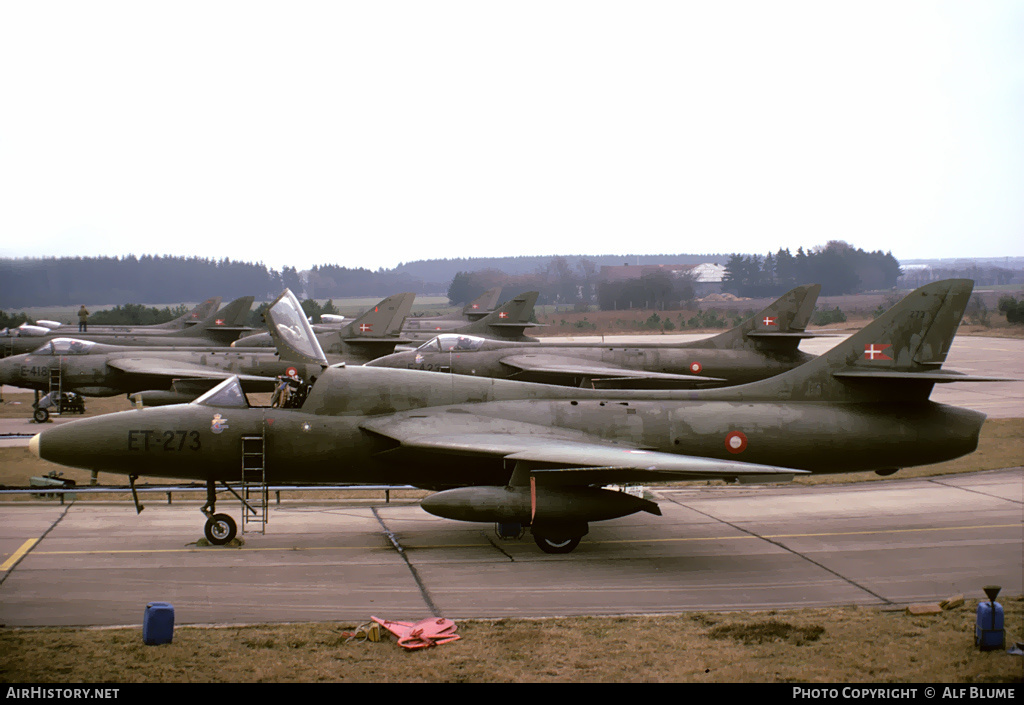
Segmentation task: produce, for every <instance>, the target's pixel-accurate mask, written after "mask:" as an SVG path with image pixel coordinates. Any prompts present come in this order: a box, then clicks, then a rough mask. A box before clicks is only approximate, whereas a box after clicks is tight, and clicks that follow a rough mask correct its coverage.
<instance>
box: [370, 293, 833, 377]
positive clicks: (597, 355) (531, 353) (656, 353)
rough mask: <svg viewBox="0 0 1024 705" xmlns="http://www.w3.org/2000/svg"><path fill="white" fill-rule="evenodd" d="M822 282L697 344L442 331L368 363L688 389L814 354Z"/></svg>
mask: <svg viewBox="0 0 1024 705" xmlns="http://www.w3.org/2000/svg"><path fill="white" fill-rule="evenodd" d="M820 291H821V286H820V285H818V284H810V285H807V286H798V287H797V288H795V289H793V290H792V291H790V292H788V293H786V294H784V295H783V296H782V297H780V298H779V299H778V300H776V301H775V302H773V303H772V304H771V305H769V306H768V307H767V308H765V309H764V310H762V311H761V312H760V313H758V314H756V315H755V316H753V317H752V318H750V319H748V320H747V321H744V322H743V323H742V324H740V325H739V326H736V327H735V328H733V329H732V330H729V331H726V332H725V333H722V334H720V335H716V336H714V337H712V338H707V339H705V340H699V341H695V342H692V343H683V344H666V343H641V344H635V343H634V344H629V345H621V344H616V343H614V342H607V343H604V342H602V343H548V342H537V343H517V342H511V341H503V340H487V339H484V338H481V337H477V336H473V335H469V334H465V333H457V334H456V333H445V334H442V335H439V336H436V337H434V338H433V339H431V340H429V341H428V342H426V343H423V345H421V346H419V347H418V348H416V349H415V350H411V351H404V352H395V353H394V354H392V355H386V356H384V357H380V358H377V359H376V360H373V361H372V362H368V363H367V364H368V365H371V366H374V367H400V368H406V369H413V370H431V371H435V372H449V373H452V374H461V375H472V376H477V377H497V378H500V379H517V380H521V381H524V382H543V383H548V384H565V385H569V386H575V387H579V386H585V387H604V388H623V389H625V388H629V389H637V388H659V389H668V388H676V389H689V388H695V387H710V386H721V385H724V384H743V383H746V382H753V381H755V380H759V379H764V378H765V377H771V376H773V375H777V374H779V373H780V372H785V371H786V370H791V369H793V368H794V367H797V366H799V365H802V364H803V363H805V362H807V361H808V360H810V359H812V356H811V355H808V354H806V353H804V352H801V351H800V350H798V349H797V346H798V345H799V343H800V341H801V340H802V339H804V338H811V337H814V336H815V335H816V334H814V333H808V332H806V330H805V328H806V327H807V323H808V321H809V320H810V317H811V313H812V312H813V311H814V304H815V302H816V301H817V299H818V292H820Z"/></svg>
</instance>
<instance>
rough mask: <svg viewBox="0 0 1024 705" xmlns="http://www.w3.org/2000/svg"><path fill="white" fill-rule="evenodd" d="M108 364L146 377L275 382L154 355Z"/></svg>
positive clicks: (269, 379) (124, 358) (257, 376)
mask: <svg viewBox="0 0 1024 705" xmlns="http://www.w3.org/2000/svg"><path fill="white" fill-rule="evenodd" d="M107 365H109V366H110V367H112V368H114V369H115V370H119V371H121V372H124V373H125V374H131V375H139V376H146V377H164V378H167V379H227V378H229V377H238V379H239V380H241V381H242V382H243V383H244V382H268V383H270V384H273V383H274V382H275V379H274V378H273V377H261V376H259V375H240V374H238V373H237V372H231V371H230V370H219V369H217V368H215V367H207V366H206V365H194V364H192V363H189V362H181V361H179V360H163V359H160V358H153V357H119V358H114V359H113V360H108V361H107Z"/></svg>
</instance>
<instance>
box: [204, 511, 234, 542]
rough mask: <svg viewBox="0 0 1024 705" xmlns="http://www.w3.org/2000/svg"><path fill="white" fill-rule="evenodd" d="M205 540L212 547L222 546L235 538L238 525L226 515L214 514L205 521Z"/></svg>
mask: <svg viewBox="0 0 1024 705" xmlns="http://www.w3.org/2000/svg"><path fill="white" fill-rule="evenodd" d="M204 533H205V534H206V540H207V541H209V542H210V543H212V544H213V545H214V546H223V545H224V544H226V543H228V542H230V541H231V539H233V538H235V534H237V533H238V525H237V524H235V520H234V519H232V518H231V516H230V515H228V514H214V515H213V516H212V517H210V518H209V519H207V520H206V528H205V529H204Z"/></svg>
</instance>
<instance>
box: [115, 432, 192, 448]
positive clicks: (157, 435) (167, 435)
mask: <svg viewBox="0 0 1024 705" xmlns="http://www.w3.org/2000/svg"><path fill="white" fill-rule="evenodd" d="M175 439H177V440H175ZM186 439H188V441H189V442H188V443H186V442H185V441H186ZM161 445H162V446H163V449H164V450H165V451H170V450H175V451H178V450H199V449H200V448H201V447H202V444H201V443H200V441H199V431H150V430H148V429H147V430H137V431H128V450H141V451H147V450H150V449H151V448H152V449H153V450H156V449H157V448H159V447H160V446H161Z"/></svg>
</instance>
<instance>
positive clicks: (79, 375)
mask: <svg viewBox="0 0 1024 705" xmlns="http://www.w3.org/2000/svg"><path fill="white" fill-rule="evenodd" d="M412 296H413V295H412V294H399V295H397V296H391V297H388V298H387V299H385V300H383V301H381V302H380V304H378V305H377V306H375V307H374V308H372V309H370V310H369V311H367V312H366V313H364V314H363V315H362V316H360V317H359V318H357V319H356V320H355V321H353V322H352V323H351V324H350V326H349V327H350V328H352V331H351V332H350V334H347V335H346V337H345V338H344V339H342V340H327V341H326V342H327V343H328V345H327V347H328V349H329V350H331V351H332V352H331V353H330V354H329V357H327V358H326V359H327V360H329V361H330V362H334V363H338V362H347V363H350V364H362V363H364V362H367V361H368V360H371V359H372V358H373V355H375V354H381V355H383V354H386V353H387V352H390V351H391V350H392V349H393V348H394V345H395V341H397V340H398V338H392V339H390V341H381V340H378V339H377V338H376V337H375V336H374V335H373V332H372V331H374V330H386V329H388V328H395V329H397V324H396V323H395V318H396V317H398V318H397V320H398V321H401V318H402V317H404V315H405V314H406V313H408V307H409V305H411V303H412ZM334 335H335V336H337V335H338V333H335V334H334ZM321 369H322V366H321V365H320V362H319V360H317V361H316V363H315V364H311V365H304V364H302V363H292V362H284V361H282V360H281V359H280V358H279V357H278V355H277V352H276V351H273V350H270V349H266V350H265V349H262V348H249V349H245V348H242V349H237V348H230V347H222V348H204V349H202V350H195V349H174V348H168V349H163V348H139V347H130V346H119V345H105V344H102V343H97V342H94V341H86V340H79V339H77V338H53V339H51V340H48V341H46V342H45V343H44V344H42V345H40V346H39V348H38V349H37V350H35V351H34V352H32V353H29V354H27V355H15V356H13V357H9V358H6V359H4V360H0V384H9V385H12V386H15V387H22V388H24V389H34V390H38V391H43V392H47V393H50V392H53V391H58V392H62V393H63V392H74V393H76V394H81V395H83V396H90V397H109V396H114V395H117V394H128V395H131V398H132V400H133V401H135V402H137V403H141V404H142V405H144V406H157V405H162V404H180V403H183V402H188V401H191V400H193V399H195V398H196V397H198V396H199V395H201V394H203V393H205V392H206V391H208V390H209V389H210V388H211V387H213V386H215V385H216V384H217V383H219V382H220V381H222V380H224V379H227V378H228V377H231V376H238V378H239V380H240V381H241V383H242V387H243V388H244V389H245V390H246V391H248V392H269V391H273V390H274V389H275V388H276V386H277V385H278V384H279V380H278V377H288V378H294V379H297V380H304V381H306V382H308V381H309V380H310V379H312V378H315V377H316V376H317V375H319V373H320V371H321ZM40 411H44V412H45V409H43V410H39V409H37V413H36V420H37V421H45V420H46V414H45V413H39V412H40Z"/></svg>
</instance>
